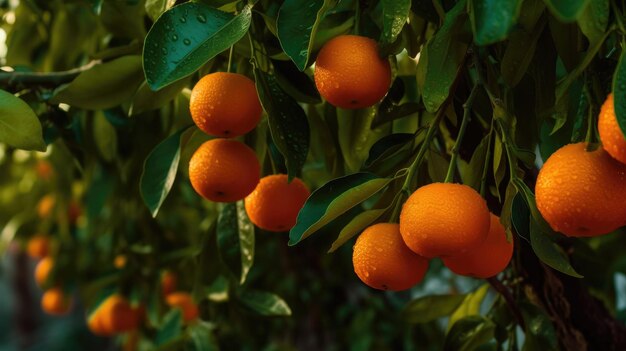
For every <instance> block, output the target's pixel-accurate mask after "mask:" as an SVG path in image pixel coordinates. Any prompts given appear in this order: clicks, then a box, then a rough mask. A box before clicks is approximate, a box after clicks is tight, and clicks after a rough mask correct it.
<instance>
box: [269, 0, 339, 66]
mask: <svg viewBox="0 0 626 351" xmlns="http://www.w3.org/2000/svg"><path fill="white" fill-rule="evenodd" d="M336 3H337V0H286V1H285V2H284V3H283V4H282V5H281V7H280V10H279V11H278V18H277V19H276V26H277V31H278V40H280V45H281V46H282V48H283V50H284V51H285V53H286V54H287V56H289V58H291V60H292V61H293V63H295V64H296V66H297V67H298V69H299V70H301V71H304V69H305V68H306V67H307V63H308V61H309V56H310V54H311V51H313V43H314V41H315V34H316V33H317V28H318V27H319V24H320V22H322V17H323V16H324V14H325V13H326V11H328V10H329V9H330V8H332V7H334V6H335V4H336Z"/></svg>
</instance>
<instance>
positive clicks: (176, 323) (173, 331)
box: [154, 308, 183, 346]
mask: <svg viewBox="0 0 626 351" xmlns="http://www.w3.org/2000/svg"><path fill="white" fill-rule="evenodd" d="M182 324H183V315H182V311H181V310H180V308H174V309H172V310H170V311H169V312H168V313H167V314H166V315H165V317H164V318H163V324H162V325H161V327H160V328H159V330H158V331H157V333H156V336H155V337H154V341H155V343H156V344H157V345H159V346H160V345H164V344H167V343H168V342H171V341H173V340H174V339H176V338H177V337H178V336H179V335H180V334H181V327H182Z"/></svg>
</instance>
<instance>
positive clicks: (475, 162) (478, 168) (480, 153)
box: [461, 134, 491, 191]
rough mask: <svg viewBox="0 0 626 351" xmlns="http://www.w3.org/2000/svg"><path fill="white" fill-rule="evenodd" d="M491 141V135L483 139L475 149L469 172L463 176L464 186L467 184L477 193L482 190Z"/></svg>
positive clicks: (468, 168)
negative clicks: (484, 169) (481, 185)
mask: <svg viewBox="0 0 626 351" xmlns="http://www.w3.org/2000/svg"><path fill="white" fill-rule="evenodd" d="M490 140H491V134H487V135H485V136H484V137H483V138H482V140H481V141H480V144H478V146H477V147H476V149H474V154H473V155H472V158H471V159H470V162H469V165H468V167H467V170H466V171H465V172H463V173H462V174H461V175H462V176H463V177H462V178H463V184H467V185H469V186H471V187H472V188H474V189H475V190H477V191H479V190H480V184H481V181H482V179H481V177H482V174H483V168H484V167H485V162H487V161H488V160H487V152H488V149H489V147H490V145H489V143H490Z"/></svg>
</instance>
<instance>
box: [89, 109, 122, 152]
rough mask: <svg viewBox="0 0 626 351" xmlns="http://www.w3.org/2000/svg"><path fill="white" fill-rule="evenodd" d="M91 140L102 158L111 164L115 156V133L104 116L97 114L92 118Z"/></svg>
mask: <svg viewBox="0 0 626 351" xmlns="http://www.w3.org/2000/svg"><path fill="white" fill-rule="evenodd" d="M93 139H94V143H95V144H96V148H97V149H98V151H99V152H100V155H101V156H102V158H103V159H104V160H105V161H107V162H112V161H113V160H115V158H116V156H117V131H116V130H115V127H113V125H112V124H111V122H110V121H109V120H108V119H107V118H106V117H105V115H104V114H102V113H100V112H98V113H96V114H95V116H94V118H93Z"/></svg>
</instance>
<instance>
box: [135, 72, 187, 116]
mask: <svg viewBox="0 0 626 351" xmlns="http://www.w3.org/2000/svg"><path fill="white" fill-rule="evenodd" d="M188 84H189V80H188V79H181V80H179V81H178V82H176V83H174V84H170V85H168V86H166V87H165V88H163V89H161V90H159V91H153V90H152V89H150V87H149V86H148V83H146V82H143V83H142V84H141V86H140V87H139V89H138V90H137V92H136V93H135V96H134V97H133V101H132V103H131V105H130V109H129V110H128V115H129V116H133V115H138V114H141V113H143V112H146V111H150V110H156V109H159V108H161V107H163V106H165V105H166V104H167V103H169V102H170V101H172V100H173V99H174V98H175V97H176V96H177V95H178V94H179V93H180V91H181V90H183V88H185V87H186V86H187V85H188Z"/></svg>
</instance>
